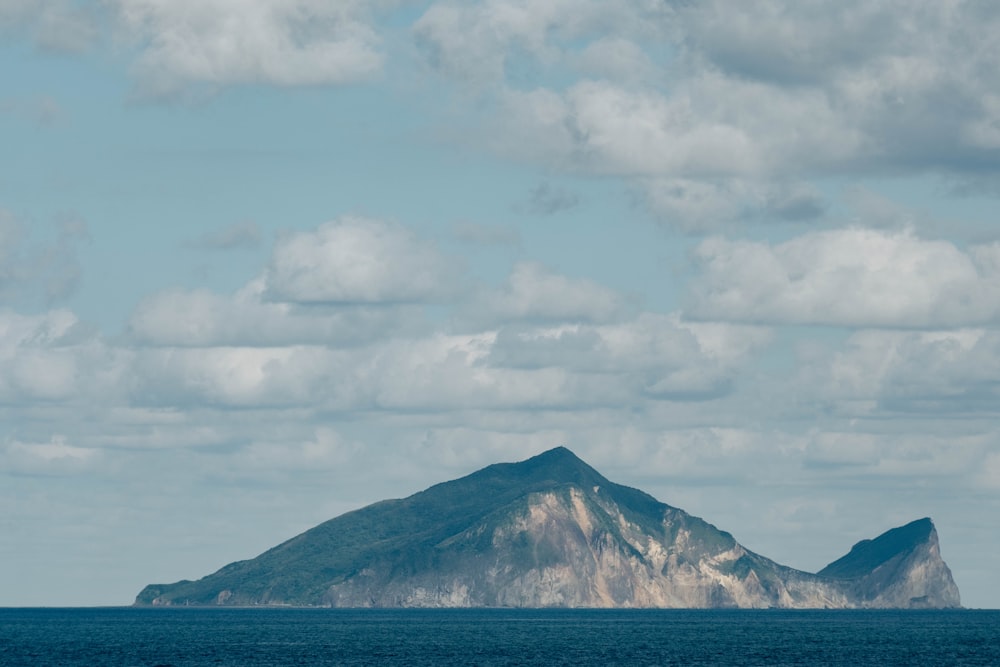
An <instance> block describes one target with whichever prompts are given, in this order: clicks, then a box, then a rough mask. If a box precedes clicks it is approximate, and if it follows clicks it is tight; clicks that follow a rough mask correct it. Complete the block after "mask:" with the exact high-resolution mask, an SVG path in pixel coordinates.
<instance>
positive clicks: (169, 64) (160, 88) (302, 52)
mask: <svg viewBox="0 0 1000 667" xmlns="http://www.w3.org/2000/svg"><path fill="white" fill-rule="evenodd" d="M112 6H113V7H114V9H115V10H116V12H117V16H118V19H119V20H120V21H121V24H122V26H123V29H124V30H125V31H127V33H128V35H129V37H130V38H131V39H133V40H135V41H136V43H137V45H138V55H137V59H136V62H135V66H134V75H135V77H136V80H137V84H138V86H139V89H140V91H141V92H142V93H144V94H146V95H151V96H170V95H175V94H177V93H180V92H183V91H184V90H185V89H187V88H189V87H190V86H198V85H202V86H208V87H210V88H219V87H225V86H229V85H237V84H257V83H268V84H275V85H280V86H309V85H325V84H343V83H349V82H354V81H360V80H365V79H369V78H371V77H373V76H375V75H377V74H378V73H379V72H380V71H381V68H382V61H383V56H382V54H381V53H380V51H379V38H378V35H377V33H376V31H375V29H374V28H373V26H372V25H371V23H370V18H371V17H370V15H369V12H370V11H371V10H370V8H369V5H368V3H364V2H360V1H357V0H349V1H346V2H335V3H330V2H324V1H322V0H293V1H292V2H285V1H284V0H266V1H263V2H253V3H249V4H247V3H242V2H232V0H207V1H206V0H196V1H189V0H185V1H178V0H113V2H112Z"/></svg>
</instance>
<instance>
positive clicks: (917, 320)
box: [687, 228, 1000, 328]
mask: <svg viewBox="0 0 1000 667" xmlns="http://www.w3.org/2000/svg"><path fill="white" fill-rule="evenodd" d="M998 253H1000V250H998V246H996V245H991V246H978V247H974V248H972V249H971V250H970V251H963V250H961V249H959V248H958V247H956V246H955V245H953V244H952V243H950V242H948V241H932V240H926V239H921V238H919V237H917V236H915V235H914V234H913V233H912V232H910V231H898V232H886V231H878V230H871V229H863V228H850V229H839V230H831V231H824V232H814V233H810V234H805V235H802V236H799V237H796V238H793V239H791V240H790V241H786V242H784V243H779V244H769V243H764V242H756V241H730V240H726V239H723V238H711V239H707V240H705V241H703V242H702V243H701V244H700V245H699V246H698V248H697V249H696V251H695V253H694V258H695V262H696V266H697V269H698V273H697V275H696V276H695V278H694V280H693V281H692V283H691V285H690V293H689V299H688V304H689V305H688V309H687V312H688V313H689V314H690V315H691V316H693V317H696V318H704V319H719V320H730V321H742V322H758V323H783V324H824V325H833V326H850V327H854V326H857V327H930V328H942V327H961V326H968V325H975V324H982V323H987V322H996V321H997V319H998V318H1000V270H998V268H1000V264H998V263H997V258H998V257H1000V254H998Z"/></svg>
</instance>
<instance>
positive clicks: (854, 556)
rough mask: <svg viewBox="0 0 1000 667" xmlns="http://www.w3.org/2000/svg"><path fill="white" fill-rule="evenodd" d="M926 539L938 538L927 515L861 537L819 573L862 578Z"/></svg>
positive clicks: (838, 576) (911, 549) (828, 575)
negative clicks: (869, 538) (869, 537)
mask: <svg viewBox="0 0 1000 667" xmlns="http://www.w3.org/2000/svg"><path fill="white" fill-rule="evenodd" d="M929 540H933V541H935V542H936V541H937V531H936V530H935V529H934V523H933V522H932V521H931V520H930V518H928V517H924V518H923V519H917V520H916V521H911V522H910V523H908V524H906V525H905V526H900V527H899V528H893V529H892V530H888V531H886V532H884V533H882V534H881V535H879V536H878V537H876V538H875V539H873V540H861V541H860V542H858V543H857V544H855V545H854V546H853V547H851V550H850V552H848V554H847V555H846V556H844V557H843V558H840V559H838V560H835V561H834V562H832V563H830V564H829V565H827V566H826V567H824V568H823V569H822V570H820V571H819V574H820V575H821V576H824V577H837V578H840V579H853V578H856V577H862V576H864V575H866V574H868V573H870V572H871V571H873V570H874V569H875V568H877V567H878V566H880V565H882V564H883V563H885V562H886V561H889V560H890V559H892V558H894V557H896V556H898V555H900V554H905V553H908V552H910V551H913V549H915V548H916V547H918V546H920V545H922V544H925V543H927V542H928V541H929Z"/></svg>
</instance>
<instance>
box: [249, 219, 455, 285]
mask: <svg viewBox="0 0 1000 667" xmlns="http://www.w3.org/2000/svg"><path fill="white" fill-rule="evenodd" d="M458 275H459V270H458V267H457V263H456V261H455V260H454V259H451V258H448V257H446V256H444V255H443V254H442V253H441V252H440V251H439V250H437V248H436V247H435V246H434V245H433V244H431V243H429V242H427V241H424V240H422V239H418V238H417V237H416V236H415V235H414V234H413V233H412V232H410V231H408V230H407V229H406V228H405V227H403V226H402V225H399V224H396V223H391V222H385V221H381V220H373V219H369V218H361V217H343V218H340V219H338V220H335V221H333V222H328V223H326V224H324V225H321V226H320V227H319V228H318V229H316V230H315V231H311V232H297V233H292V234H288V235H286V236H284V237H283V238H281V239H279V240H278V242H277V244H276V245H275V249H274V254H273V255H272V258H271V263H270V266H269V267H268V270H267V272H266V273H265V276H264V280H265V285H266V296H267V298H269V299H272V300H275V301H287V302H294V303H304V304H305V303H311V304H318V303H355V304H358V303H369V304H376V303H415V302H426V301H439V300H442V299H447V298H448V297H449V296H450V295H452V294H453V293H454V291H455V279H456V277H457V276H458Z"/></svg>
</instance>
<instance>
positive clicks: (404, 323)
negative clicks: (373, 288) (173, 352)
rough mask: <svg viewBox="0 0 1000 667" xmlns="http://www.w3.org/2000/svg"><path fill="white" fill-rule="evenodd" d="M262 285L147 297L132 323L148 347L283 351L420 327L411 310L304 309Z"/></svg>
mask: <svg viewBox="0 0 1000 667" xmlns="http://www.w3.org/2000/svg"><path fill="white" fill-rule="evenodd" d="M263 294H264V281H263V280H261V279H257V280H253V281H251V282H250V283H248V284H247V285H246V286H245V287H243V288H242V289H240V290H239V291H238V292H236V293H235V294H232V295H221V294H217V293H214V292H211V291H208V290H177V289H174V290H167V291H163V292H158V293H156V294H153V295H151V296H149V297H146V298H144V299H143V300H142V301H140V302H139V304H138V306H136V309H135V311H134V312H133V313H132V317H131V318H130V320H129V331H130V333H131V335H132V336H133V338H134V340H135V341H136V342H138V343H140V344H144V345H161V346H180V347H212V346H284V345H296V344H312V345H328V346H333V347H337V346H343V345H348V346H350V345H358V344H361V343H367V342H370V341H372V340H376V339H379V338H383V337H386V336H398V335H402V334H404V333H406V332H407V331H410V330H412V329H414V328H415V327H416V322H417V321H419V313H417V312H414V310H413V308H411V307H406V306H404V307H399V306H397V307H385V306H378V305H340V306H328V307H327V306H300V305H296V304H291V303H281V302H275V301H266V300H264V299H263Z"/></svg>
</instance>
